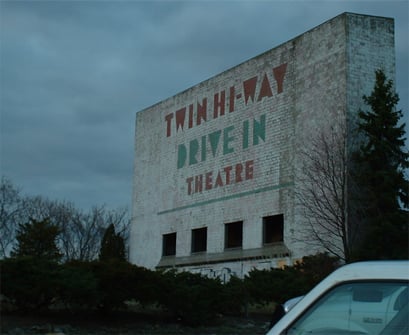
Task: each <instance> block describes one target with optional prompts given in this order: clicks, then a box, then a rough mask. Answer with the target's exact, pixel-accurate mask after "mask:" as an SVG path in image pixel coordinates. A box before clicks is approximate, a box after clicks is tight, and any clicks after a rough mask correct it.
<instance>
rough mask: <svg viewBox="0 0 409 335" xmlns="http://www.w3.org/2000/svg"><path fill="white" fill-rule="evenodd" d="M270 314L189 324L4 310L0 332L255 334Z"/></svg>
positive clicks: (264, 326) (146, 317) (152, 318)
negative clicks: (197, 324) (17, 313)
mask: <svg viewBox="0 0 409 335" xmlns="http://www.w3.org/2000/svg"><path fill="white" fill-rule="evenodd" d="M268 326H269V318H268V316H267V315H251V316H249V317H244V316H243V317H220V318H219V319H218V320H215V322H212V324H210V325H204V326H199V327H188V326H186V325H183V323H181V322H177V321H176V320H175V321H174V320H166V319H164V318H158V316H150V315H137V314H135V313H130V314H124V313H121V314H117V315H110V316H107V317H101V316H100V315H70V314H47V315H36V316H34V315H16V314H2V315H1V319H0V333H1V334H4V335H6V334H7V335H31V334H48V335H51V334H53V335H57V334H58V335H142V334H143V335H151V334H152V335H159V334H163V335H167V334H183V335H210V334H211V335H218V334H221V335H250V334H252V335H254V334H256V335H257V334H265V333H266V332H267V330H268Z"/></svg>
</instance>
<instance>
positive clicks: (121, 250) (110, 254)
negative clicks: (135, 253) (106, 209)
mask: <svg viewBox="0 0 409 335" xmlns="http://www.w3.org/2000/svg"><path fill="white" fill-rule="evenodd" d="M113 259H114V260H121V261H125V260H126V257H125V242H124V239H123V238H122V237H121V235H120V234H117V233H115V226H114V225H113V224H111V225H109V226H108V228H107V229H106V231H105V234H104V237H103V238H102V242H101V249H100V253H99V260H100V261H107V260H113Z"/></svg>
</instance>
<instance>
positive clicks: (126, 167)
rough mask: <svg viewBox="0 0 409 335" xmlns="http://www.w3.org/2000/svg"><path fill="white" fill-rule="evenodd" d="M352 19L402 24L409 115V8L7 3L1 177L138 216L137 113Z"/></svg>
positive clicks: (2, 20)
mask: <svg viewBox="0 0 409 335" xmlns="http://www.w3.org/2000/svg"><path fill="white" fill-rule="evenodd" d="M346 11H348V12H355V13H361V14H370V15H378V16H387V17H393V18H394V19H395V37H396V61H397V62H396V73H397V77H396V84H397V90H398V94H399V96H400V98H401V102H400V104H399V107H400V108H401V109H402V110H404V111H405V112H407V111H409V108H408V73H409V72H408V71H409V70H408V49H409V48H408V29H409V27H408V1H407V0H405V1H393V0H388V1H375V0H372V1H357V0H354V1H348V0H341V1H288V0H287V1H250V0H248V1H92V0H89V1H73V0H72V1H4V0H0V85H1V86H0V93H1V100H0V113H1V114H0V125H1V142H0V144H1V152H0V158H1V161H0V164H1V165H0V172H1V175H2V176H6V177H7V178H9V179H11V181H12V182H13V183H14V184H15V185H16V186H18V187H20V188H21V189H22V193H23V194H27V195H41V196H44V197H47V198H49V199H51V200H66V201H70V202H73V203H74V204H75V205H76V206H77V207H78V208H83V209H90V208H91V207H92V206H94V205H98V206H99V205H103V204H106V205H107V206H108V207H110V208H117V207H122V206H128V207H129V208H130V207H131V195H132V169H133V160H134V157H133V145H134V143H133V141H134V131H135V129H134V122H135V113H136V112H137V111H139V110H142V109H144V108H146V107H149V106H151V105H153V104H155V103H157V102H159V101H161V100H164V99H166V98H168V97H170V96H173V95H175V94H177V93H179V92H180V91H183V90H185V89H187V88H189V87H191V86H194V85H196V84H198V83H200V82H202V81H204V80H206V79H208V78H210V77H213V76H214V75H217V74H218V73H220V72H222V71H224V70H227V69H229V68H231V67H233V66H235V65H237V64H239V63H241V62H243V61H246V60H248V59H250V58H253V57H255V56H257V55H259V54H260V53H263V52H264V51H267V50H269V49H272V48H274V47H275V46H278V45H279V44H281V43H284V42H286V41H288V40H290V39H292V38H294V37H296V36H298V35H300V34H302V33H303V32H305V31H307V30H309V29H311V28H313V27H315V26H317V25H319V24H321V23H323V22H325V21H327V20H329V19H331V18H332V17H334V16H337V15H339V14H341V13H343V12H346ZM406 115H408V114H406ZM407 123H408V122H407ZM407 135H408V134H407Z"/></svg>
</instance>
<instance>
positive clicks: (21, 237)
mask: <svg viewBox="0 0 409 335" xmlns="http://www.w3.org/2000/svg"><path fill="white" fill-rule="evenodd" d="M59 233H60V230H59V228H58V227H57V226H55V225H53V224H51V223H50V221H49V220H48V219H44V220H42V221H37V220H34V219H31V220H30V222H29V223H24V224H20V225H19V228H18V230H17V235H16V239H17V246H16V247H15V248H14V250H13V252H12V256H15V257H20V256H30V257H35V258H44V259H48V260H51V261H57V260H59V259H60V258H61V254H60V252H59V249H58V247H57V244H56V240H57V236H58V234H59Z"/></svg>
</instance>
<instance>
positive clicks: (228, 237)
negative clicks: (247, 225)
mask: <svg viewBox="0 0 409 335" xmlns="http://www.w3.org/2000/svg"><path fill="white" fill-rule="evenodd" d="M242 245H243V221H238V222H232V223H227V224H226V225H225V248H226V249H229V248H241V247H242Z"/></svg>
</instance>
